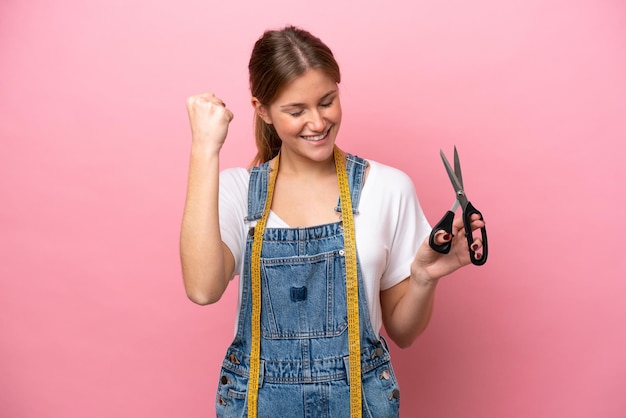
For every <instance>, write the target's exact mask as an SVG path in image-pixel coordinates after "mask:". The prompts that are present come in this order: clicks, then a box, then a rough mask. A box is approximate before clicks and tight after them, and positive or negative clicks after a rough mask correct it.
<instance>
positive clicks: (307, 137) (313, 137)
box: [300, 128, 330, 142]
mask: <svg viewBox="0 0 626 418" xmlns="http://www.w3.org/2000/svg"><path fill="white" fill-rule="evenodd" d="M329 132H330V128H328V129H327V130H326V132H324V133H323V134H320V135H301V136H300V138H302V139H304V140H305V141H311V142H317V141H321V140H322V139H325V138H326V137H327V136H328V134H329Z"/></svg>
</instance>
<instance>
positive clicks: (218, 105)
mask: <svg viewBox="0 0 626 418" xmlns="http://www.w3.org/2000/svg"><path fill="white" fill-rule="evenodd" d="M215 110H219V112H218V114H222V115H223V116H224V118H225V119H226V121H227V122H228V123H230V122H231V121H232V120H233V118H234V114H233V112H231V111H230V110H229V109H227V108H226V103H225V102H224V101H223V100H222V99H220V98H219V97H217V96H216V95H215V94H214V93H201V94H196V95H194V96H191V97H189V98H187V111H188V112H189V114H190V116H191V115H194V114H196V113H201V114H206V113H212V112H213V111H215Z"/></svg>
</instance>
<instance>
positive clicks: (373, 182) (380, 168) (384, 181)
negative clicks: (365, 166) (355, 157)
mask: <svg viewBox="0 0 626 418" xmlns="http://www.w3.org/2000/svg"><path fill="white" fill-rule="evenodd" d="M367 161H368V163H369V172H368V175H367V180H366V181H365V185H366V186H367V187H372V188H374V189H380V191H381V192H385V193H392V194H397V193H401V194H405V193H410V194H413V193H414V191H415V189H414V186H413V180H412V179H411V177H409V176H408V174H406V173H405V172H404V171H402V170H400V169H398V168H395V167H392V166H389V165H386V164H382V163H379V162H377V161H372V160H367Z"/></svg>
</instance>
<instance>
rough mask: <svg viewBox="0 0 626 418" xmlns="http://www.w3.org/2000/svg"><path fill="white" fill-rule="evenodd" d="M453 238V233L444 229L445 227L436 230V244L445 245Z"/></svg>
mask: <svg viewBox="0 0 626 418" xmlns="http://www.w3.org/2000/svg"><path fill="white" fill-rule="evenodd" d="M451 239H452V234H450V233H448V232H446V231H444V230H443V229H440V230H439V231H437V232H435V238H434V241H435V245H444V244H446V243H447V242H449V241H450V240H451Z"/></svg>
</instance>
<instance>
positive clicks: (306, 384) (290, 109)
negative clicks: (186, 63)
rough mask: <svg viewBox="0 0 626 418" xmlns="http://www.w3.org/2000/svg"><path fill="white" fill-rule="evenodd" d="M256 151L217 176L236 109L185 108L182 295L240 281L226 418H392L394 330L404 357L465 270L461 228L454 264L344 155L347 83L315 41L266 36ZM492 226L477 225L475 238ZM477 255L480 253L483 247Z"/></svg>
mask: <svg viewBox="0 0 626 418" xmlns="http://www.w3.org/2000/svg"><path fill="white" fill-rule="evenodd" d="M249 72H250V88H251V93H252V99H251V101H252V106H253V107H254V112H255V135H256V143H257V147H258V154H257V156H256V158H255V160H254V167H252V168H251V169H250V170H246V169H243V168H239V169H229V170H224V171H223V172H221V173H220V170H219V153H220V149H221V147H222V145H223V144H224V141H225V139H226V136H227V131H228V126H229V124H230V122H231V121H232V119H233V114H232V112H231V111H230V110H229V109H228V108H227V107H226V105H225V103H224V102H223V101H222V100H221V99H220V98H218V97H216V96H215V95H214V94H210V93H209V94H199V95H196V96H192V97H190V98H189V99H188V101H187V109H188V113H189V119H190V123H191V129H192V146H191V158H190V167H189V183H188V190H187V200H186V205H185V212H184V215H183V223H182V231H181V242H180V251H181V260H182V268H183V277H184V283H185V289H186V292H187V295H188V296H189V298H190V299H191V300H192V301H194V302H195V303H198V304H202V305H203V304H209V303H213V302H216V301H218V300H219V299H220V297H221V296H222V294H223V293H224V290H225V289H226V286H227V285H228V284H229V282H230V280H231V279H232V278H233V277H234V276H235V275H239V276H240V282H239V283H240V293H239V314H238V321H237V330H236V335H235V338H234V341H233V343H232V344H231V345H230V347H228V349H227V352H226V355H225V358H224V361H223V366H222V371H221V374H220V381H219V387H218V393H217V397H216V408H217V416H218V417H226V416H228V417H242V416H259V417H305V416H306V417H309V416H310V417H350V416H359V415H362V416H366V417H376V418H381V417H396V416H398V411H399V390H398V386H397V381H396V378H395V375H394V372H393V369H392V367H391V363H390V357H389V352H388V350H387V346H386V344H385V342H384V340H382V338H381V337H380V335H379V331H380V328H381V326H382V325H383V324H384V326H385V329H386V331H387V334H388V335H389V337H390V338H392V339H393V341H394V342H395V343H396V344H398V345H399V346H400V347H408V346H409V345H410V344H411V343H412V342H413V341H414V340H415V338H416V337H417V336H418V335H419V334H420V333H421V332H422V331H423V330H424V328H425V327H426V325H427V324H428V320H429V317H430V314H431V310H432V305H433V298H434V292H435V287H436V285H437V282H438V281H439V279H440V278H441V277H443V276H445V275H447V274H449V273H451V272H453V271H455V270H457V269H458V268H460V267H462V266H464V265H467V264H469V262H470V260H469V255H468V249H467V243H466V241H465V237H464V234H463V233H462V232H463V231H462V229H463V224H462V220H460V219H457V220H456V221H455V227H454V231H455V233H454V234H452V235H450V234H446V233H445V232H440V233H438V234H437V236H436V238H435V242H436V243H437V244H443V243H445V242H448V241H450V240H452V250H451V251H450V253H449V254H439V253H437V252H434V251H433V250H431V248H430V247H429V245H428V235H429V233H430V226H429V224H428V222H427V221H426V219H425V216H424V214H423V212H422V210H421V208H420V204H419V201H418V199H417V196H416V194H415V190H414V187H413V184H412V182H411V180H410V178H409V177H408V176H406V175H405V174H404V173H402V172H401V171H399V170H397V169H395V168H392V167H388V166H385V165H383V164H380V163H377V162H375V161H371V160H369V161H367V160H364V159H362V158H359V157H357V156H353V155H350V154H348V153H344V152H343V151H341V150H340V149H339V148H338V147H337V145H336V141H337V138H338V132H339V127H340V126H341V116H342V109H341V104H340V91H339V87H338V86H339V82H340V71H339V66H338V65H337V62H336V61H335V59H334V57H333V54H332V52H331V50H330V49H329V48H328V47H327V46H326V45H325V44H324V43H322V41H320V40H319V39H318V38H316V37H314V36H313V35H311V34H310V33H308V32H306V31H304V30H301V29H298V28H295V27H286V28H284V29H281V30H276V31H268V32H266V33H265V34H264V35H263V36H262V37H261V38H260V39H259V40H258V41H257V42H256V44H255V46H254V49H253V52H252V56H251V59H250V63H249ZM482 226H484V223H483V222H482V221H481V220H480V219H478V216H476V217H475V219H473V222H472V228H473V229H477V228H480V227H482ZM473 247H475V248H476V249H477V254H478V255H477V256H478V257H479V256H480V248H481V242H480V240H479V239H477V240H476V241H475V243H474V245H473Z"/></svg>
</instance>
